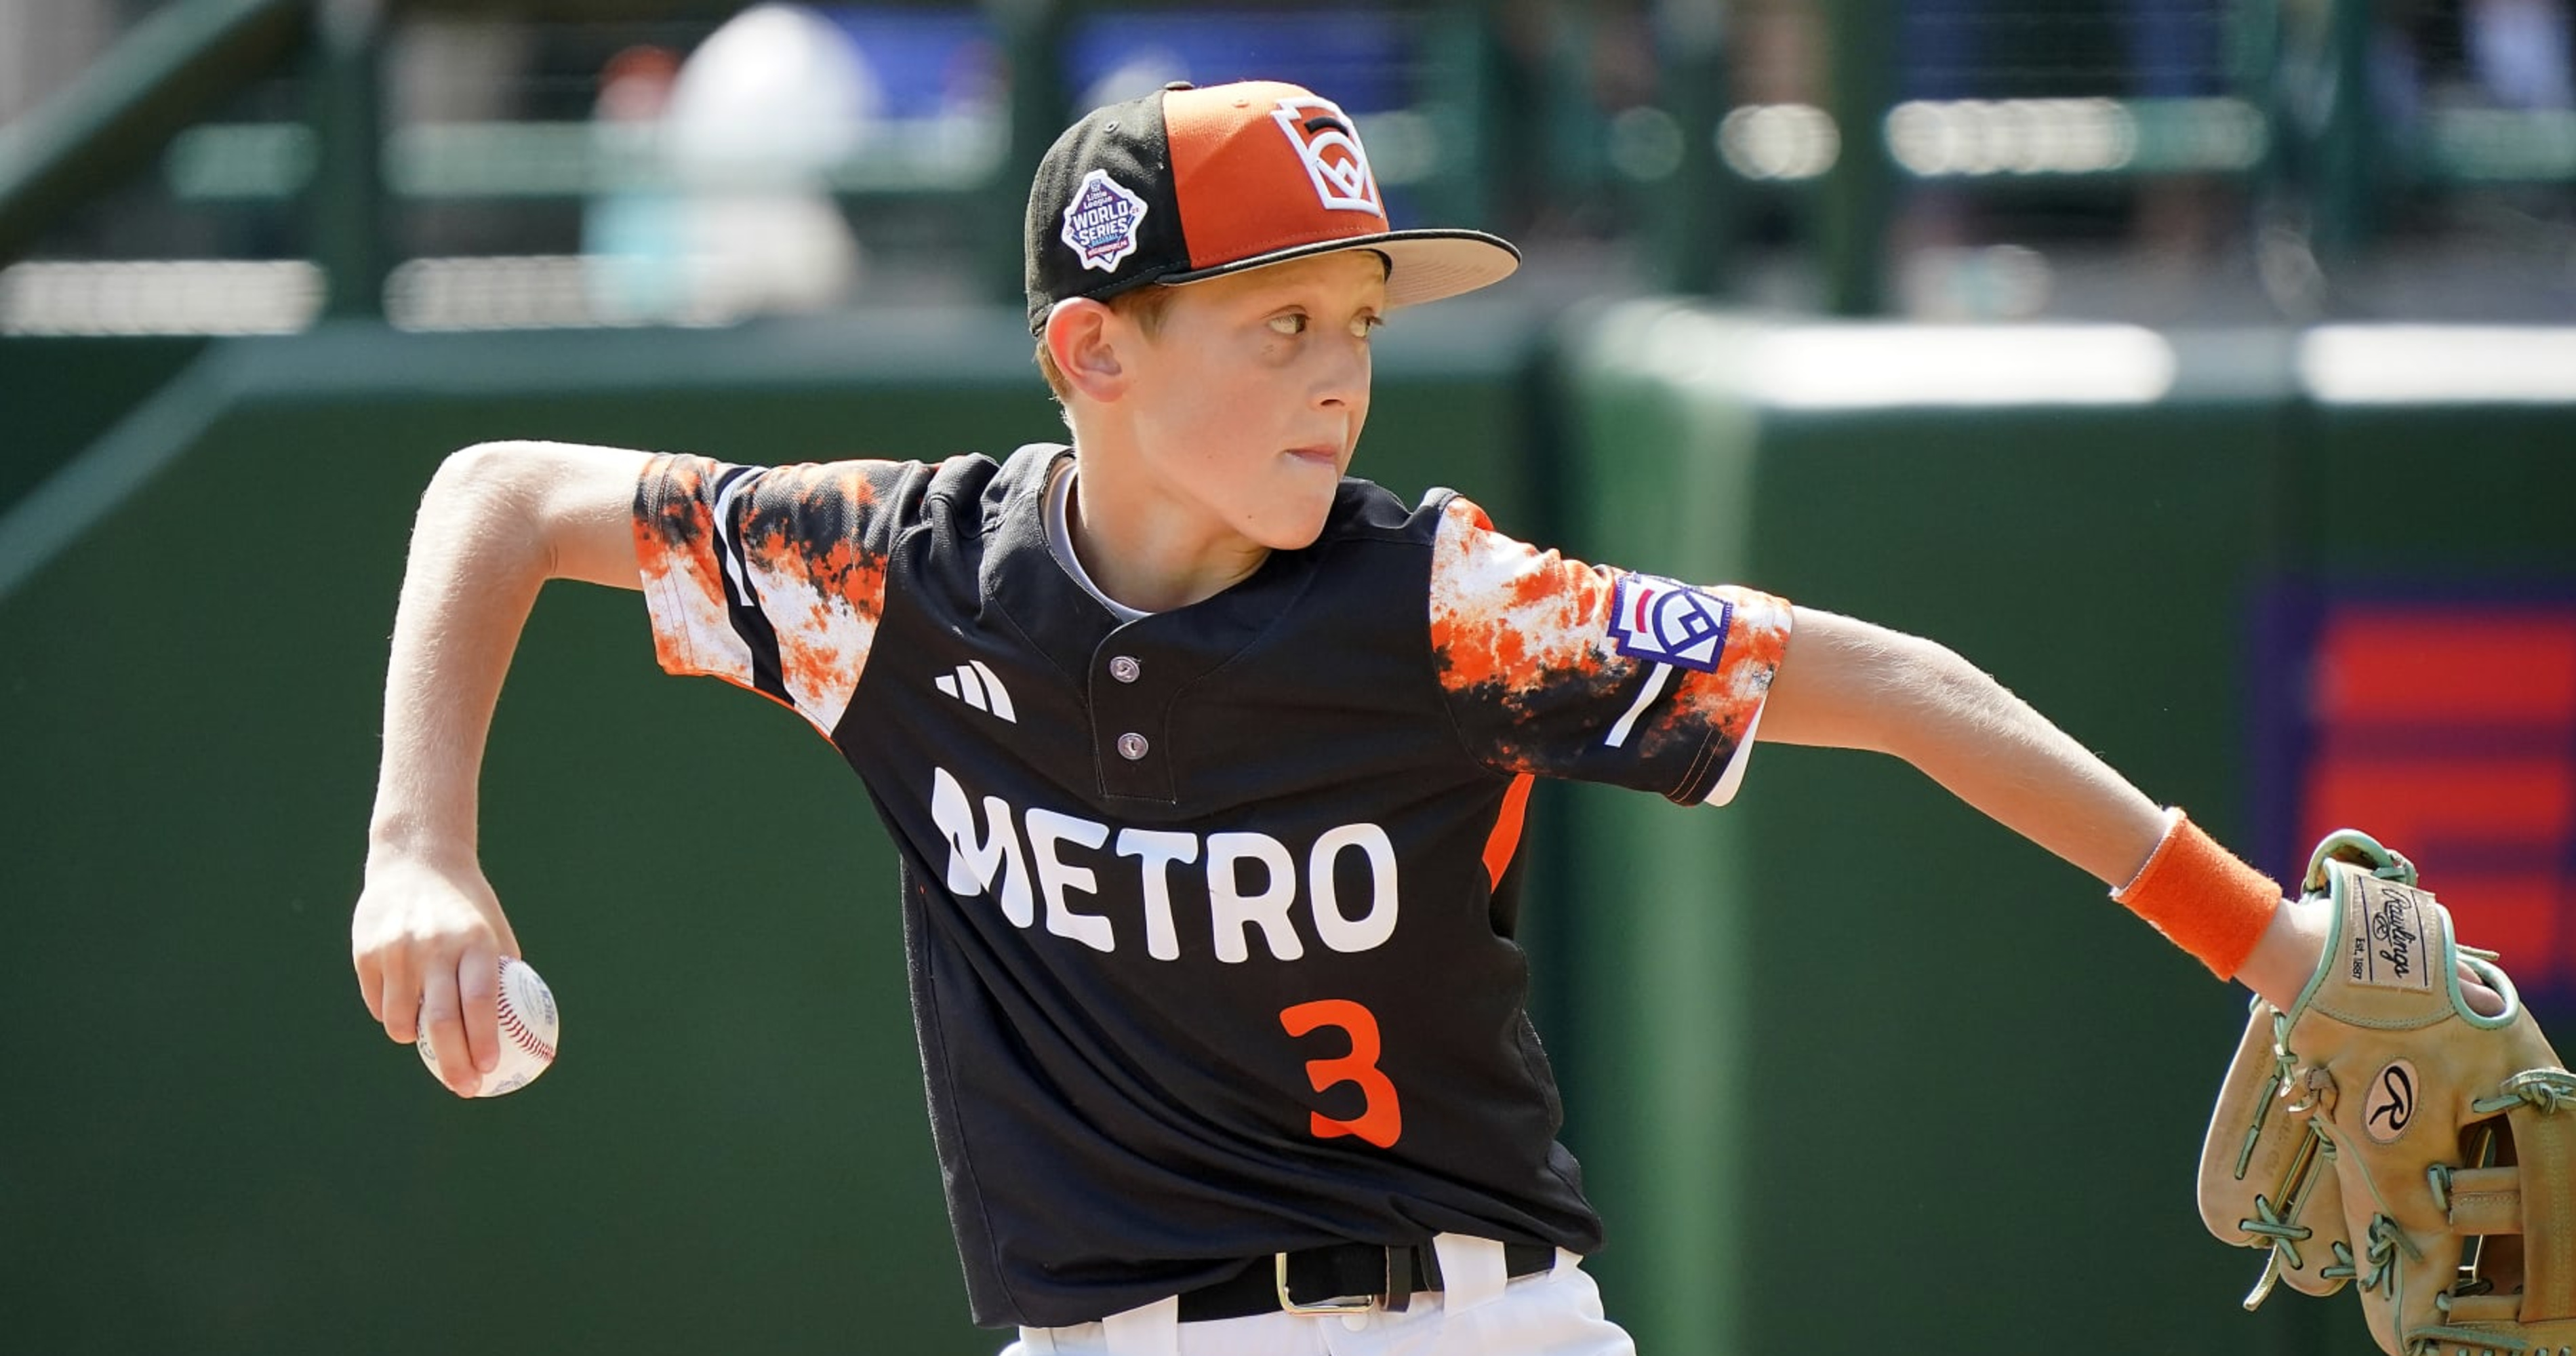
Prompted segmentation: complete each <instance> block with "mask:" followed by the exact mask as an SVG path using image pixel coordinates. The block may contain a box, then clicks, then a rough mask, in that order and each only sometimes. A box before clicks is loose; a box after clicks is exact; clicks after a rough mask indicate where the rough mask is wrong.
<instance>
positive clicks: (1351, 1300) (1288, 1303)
mask: <svg viewBox="0 0 2576 1356" xmlns="http://www.w3.org/2000/svg"><path fill="white" fill-rule="evenodd" d="M1270 1261H1271V1268H1272V1274H1273V1275H1275V1276H1277V1277H1278V1278H1279V1307H1280V1308H1282V1309H1284V1310H1286V1311H1288V1312H1289V1313H1292V1314H1364V1313H1367V1312H1368V1311H1369V1310H1371V1309H1374V1308H1376V1307H1377V1302H1378V1297H1377V1296H1375V1295H1335V1296H1333V1297H1332V1298H1331V1299H1328V1300H1323V1301H1320V1302H1318V1303H1314V1304H1299V1303H1298V1302H1297V1301H1295V1300H1294V1299H1291V1298H1289V1296H1288V1254H1286V1253H1284V1252H1275V1253H1272V1254H1271V1255H1270Z"/></svg>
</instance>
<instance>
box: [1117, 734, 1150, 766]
mask: <svg viewBox="0 0 2576 1356" xmlns="http://www.w3.org/2000/svg"><path fill="white" fill-rule="evenodd" d="M1150 747H1152V746H1151V745H1149V744H1147V743H1146V742H1145V736H1143V735H1140V734H1137V733H1135V732H1133V731H1130V732H1128V733H1126V734H1123V735H1120V736H1118V756H1119V757H1121V758H1124V759H1126V760H1127V761H1128V762H1131V763H1132V762H1135V761H1136V760H1137V759H1139V758H1142V757H1144V756H1145V750H1146V749H1148V748H1150Z"/></svg>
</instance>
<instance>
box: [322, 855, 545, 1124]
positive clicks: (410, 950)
mask: <svg viewBox="0 0 2576 1356" xmlns="http://www.w3.org/2000/svg"><path fill="white" fill-rule="evenodd" d="M518 954H519V942H518V938H517V937H516V936H514V935H513V934H512V933H511V931H510V921H509V919H507V918H505V917H503V916H502V913H501V901H500V900H499V899H498V898H497V897H496V896H494V895H493V893H492V887H491V885H490V883H489V882H487V881H485V880H484V879H483V873H482V871H481V869H480V868H478V867H476V866H474V865H472V864H471V863H470V862H468V863H466V864H464V865H462V866H442V865H438V864H433V863H430V862H425V861H421V860H418V859H414V858H409V857H390V858H388V857H386V856H383V855H382V854H379V855H378V856H375V857H371V858H370V859H369V860H368V862H367V884H366V889H365V890H364V892H362V893H361V894H360V895H359V896H358V905H357V908H356V910H355V912H354V913H353V914H352V916H351V918H350V921H349V957H350V960H351V962H352V963H353V964H354V965H355V966H356V967H357V971H358V994H359V996H360V997H361V998H363V999H364V1000H365V1001H366V1004H367V1012H368V1013H369V1015H371V1016H373V1017H374V1018H375V1019H376V1020H377V1021H378V1022H380V1023H382V1024H383V1025H384V1028H385V1035H386V1036H387V1037H389V1038H390V1039H393V1040H396V1041H400V1042H402V1043H403V1044H405V1045H408V1044H411V1043H412V1042H413V1041H415V1040H417V1039H419V1037H420V1033H421V1031H422V1029H423V1028H426V1029H427V1030H428V1032H429V1035H430V1039H431V1041H432V1042H433V1043H434V1044H435V1046H436V1047H437V1050H438V1077H439V1079H440V1081H442V1082H444V1083H446V1084H447V1086H448V1090H449V1091H451V1092H454V1093H455V1094H456V1095H457V1096H459V1097H471V1096H473V1095H474V1090H475V1089H476V1088H477V1087H478V1086H480V1084H481V1082H482V1077H483V1074H485V1073H487V1072H489V1071H491V1069H492V1068H494V1067H495V1066H496V1065H497V1064H498V1063H499V1062H500V1058H501V1043H500V1022H499V1017H498V1012H497V994H498V992H499V985H500V973H501V957H503V956H516V955H518Z"/></svg>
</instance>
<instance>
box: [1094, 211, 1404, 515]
mask: <svg viewBox="0 0 2576 1356" xmlns="http://www.w3.org/2000/svg"><path fill="white" fill-rule="evenodd" d="M1385 308H1386V264H1385V261H1384V259H1383V258H1381V257H1380V256H1379V255H1377V254H1374V253H1371V252H1369V251H1366V250H1353V251H1350V252H1347V253H1342V254H1327V255H1322V256H1318V257H1316V258H1312V259H1300V260H1296V261H1293V262H1290V263H1285V264H1274V265H1271V266H1269V267H1267V268H1259V269H1254V270H1252V271H1250V272H1248V273H1240V274H1235V275H1233V276H1230V277H1223V278H1212V279H1210V280H1208V281H1206V282H1201V283H1191V284H1188V285H1186V286H1183V287H1180V288H1178V289H1177V290H1176V292H1175V293H1174V295H1173V297H1172V299H1171V303H1170V307H1169V309H1168V310H1167V311H1166V312H1165V313H1164V317H1163V324H1162V328H1161V332H1160V333H1159V334H1156V335H1154V336H1152V337H1150V338H1145V337H1143V336H1139V338H1140V339H1141V342H1140V343H1137V344H1135V345H1133V346H1132V347H1131V348H1129V350H1128V351H1129V352H1132V353H1134V354H1135V359H1134V364H1135V365H1134V368H1133V371H1132V374H1131V376H1132V381H1133V384H1132V386H1131V387H1130V389H1129V393H1128V396H1127V398H1128V399H1129V400H1132V401H1134V402H1135V403H1134V404H1133V405H1132V406H1131V411H1132V413H1131V416H1130V417H1131V418H1132V419H1133V420H1134V424H1133V430H1134V433H1135V436H1136V442H1137V446H1138V449H1139V451H1140V453H1141V455H1142V456H1143V458H1144V460H1145V461H1146V463H1147V469H1148V471H1149V473H1150V474H1152V475H1153V476H1154V477H1155V478H1156V480H1157V481H1158V483H1159V484H1160V486H1161V487H1162V490H1163V493H1164V495H1165V497H1166V498H1167V499H1169V500H1172V501H1175V502H1176V503H1177V504H1178V505H1179V506H1181V507H1183V508H1185V509H1187V510H1190V511H1194V512H1198V513H1202V514H1204V515H1206V526H1207V527H1208V528H1209V529H1210V530H1212V531H1216V532H1220V533H1225V534H1231V535H1233V536H1236V537H1240V538H1243V539H1246V540H1249V541H1252V542H1256V543H1259V544H1260V545H1262V546H1266V547H1271V548H1274V549H1280V550H1294V549H1297V548H1299V547H1302V546H1305V545H1308V544H1309V543H1311V542H1313V541H1314V539H1315V536H1316V534H1317V533H1318V532H1321V531H1322V530H1323V526H1324V518H1325V515H1326V514H1327V513H1328V512H1330V510H1331V508H1332V505H1333V495H1334V492H1335V488H1336V486H1337V485H1338V484H1339V483H1340V480H1341V476H1342V472H1343V471H1345V470H1346V469H1348V468H1349V466H1350V464H1351V453H1352V451H1353V449H1355V448H1357V447H1358V446H1359V441H1360V427H1361V425H1362V424H1364V423H1366V422H1367V421H1368V407H1369V334H1370V331H1371V330H1373V329H1375V328H1376V327H1377V323H1378V317H1379V315H1380V314H1381V313H1382V312H1383V311H1384V310H1385Z"/></svg>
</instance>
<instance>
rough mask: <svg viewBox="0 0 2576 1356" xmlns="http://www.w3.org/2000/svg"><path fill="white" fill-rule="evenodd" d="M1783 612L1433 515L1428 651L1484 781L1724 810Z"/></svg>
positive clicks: (1465, 519)
mask: <svg viewBox="0 0 2576 1356" xmlns="http://www.w3.org/2000/svg"><path fill="white" fill-rule="evenodd" d="M1789 621H1790V611H1789V604H1788V603H1786V602H1785V601H1783V600H1781V599H1779V598H1775V597H1773V596H1771V595H1770V594H1767V593H1762V592H1759V591H1757V590H1753V589H1747V588H1739V587H1734V586H1731V585H1721V586H1715V587H1699V586H1691V585H1685V584H1680V583H1677V582H1675V581H1672V580H1668V579H1663V578H1660V577H1657V576H1653V575H1643V574H1634V573H1631V572H1628V571H1623V570H1617V569H1612V568H1609V567H1605V566H1597V565H1587V564H1585V563H1583V562H1581V561H1578V560H1571V559H1568V558H1566V557H1564V556H1562V555H1559V554H1558V553H1556V552H1554V551H1541V550H1539V549H1537V548H1536V547H1533V546H1530V545H1527V544H1525V543H1523V542H1519V541H1516V540H1514V539H1512V538H1510V537H1508V536H1505V535H1503V534H1502V533H1500V532H1497V531H1495V530H1494V528H1493V524H1492V522H1491V521H1489V520H1488V519H1487V518H1486V516H1485V513H1484V510H1482V509H1480V508H1478V507H1476V505H1475V504H1473V503H1472V502H1470V501H1468V500H1466V499H1464V498H1453V499H1451V500H1450V501H1449V502H1448V504H1447V505H1446V506H1445V507H1444V508H1443V509H1442V513H1441V522H1440V528H1439V532H1438V535H1437V536H1436V538H1435V539H1434V544H1433V555H1432V561H1431V599H1430V623H1431V649H1432V654H1433V657H1434V662H1435V663H1436V665H1437V667H1438V670H1439V675H1440V683H1441V687H1442V689H1443V690H1444V691H1445V693H1446V694H1447V697H1448V701H1449V707H1450V711H1451V714H1452V715H1453V716H1454V717H1455V718H1456V720H1457V722H1458V727H1459V730H1460V732H1461V734H1462V736H1463V737H1464V738H1465V739H1466V740H1467V742H1468V745H1469V748H1470V751H1471V752H1473V753H1475V754H1476V755H1477V756H1478V757H1479V758H1481V759H1483V760H1484V761H1485V762H1486V763H1488V764H1489V765H1491V766H1493V767H1494V768H1496V769H1498V770H1501V771H1507V772H1530V773H1537V774H1540V775H1544V776H1552V777H1568V778H1574V779H1577V780H1582V781H1598V782H1609V783H1613V784H1616V785H1621V786H1632V787H1636V788H1638V789H1641V790H1651V791H1654V792H1657V793H1658V794H1661V795H1663V796H1666V797H1668V798H1670V799H1672V800H1675V801H1678V802H1681V803H1684V804H1692V803H1700V802H1706V803H1712V804H1722V803H1724V802H1725V801H1726V800H1727V799H1729V798H1731V797H1732V796H1733V794H1734V792H1735V787H1736V784H1737V782H1738V781H1739V780H1740V779H1741V777H1742V775H1743V769H1744V755H1745V751H1746V749H1747V748H1748V747H1749V746H1750V745H1751V744H1752V742H1753V733H1754V727H1755V725H1756V724H1757V722H1759V720H1760V719H1761V715H1762V703H1763V699H1764V698H1765V697H1766V696H1767V695H1768V694H1769V693H1770V690H1771V675H1772V674H1773V673H1774V672H1775V671H1777V670H1778V668H1779V666H1780V656H1781V653H1782V651H1783V650H1784V649H1785V648H1786V647H1787V644H1788V638H1789Z"/></svg>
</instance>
